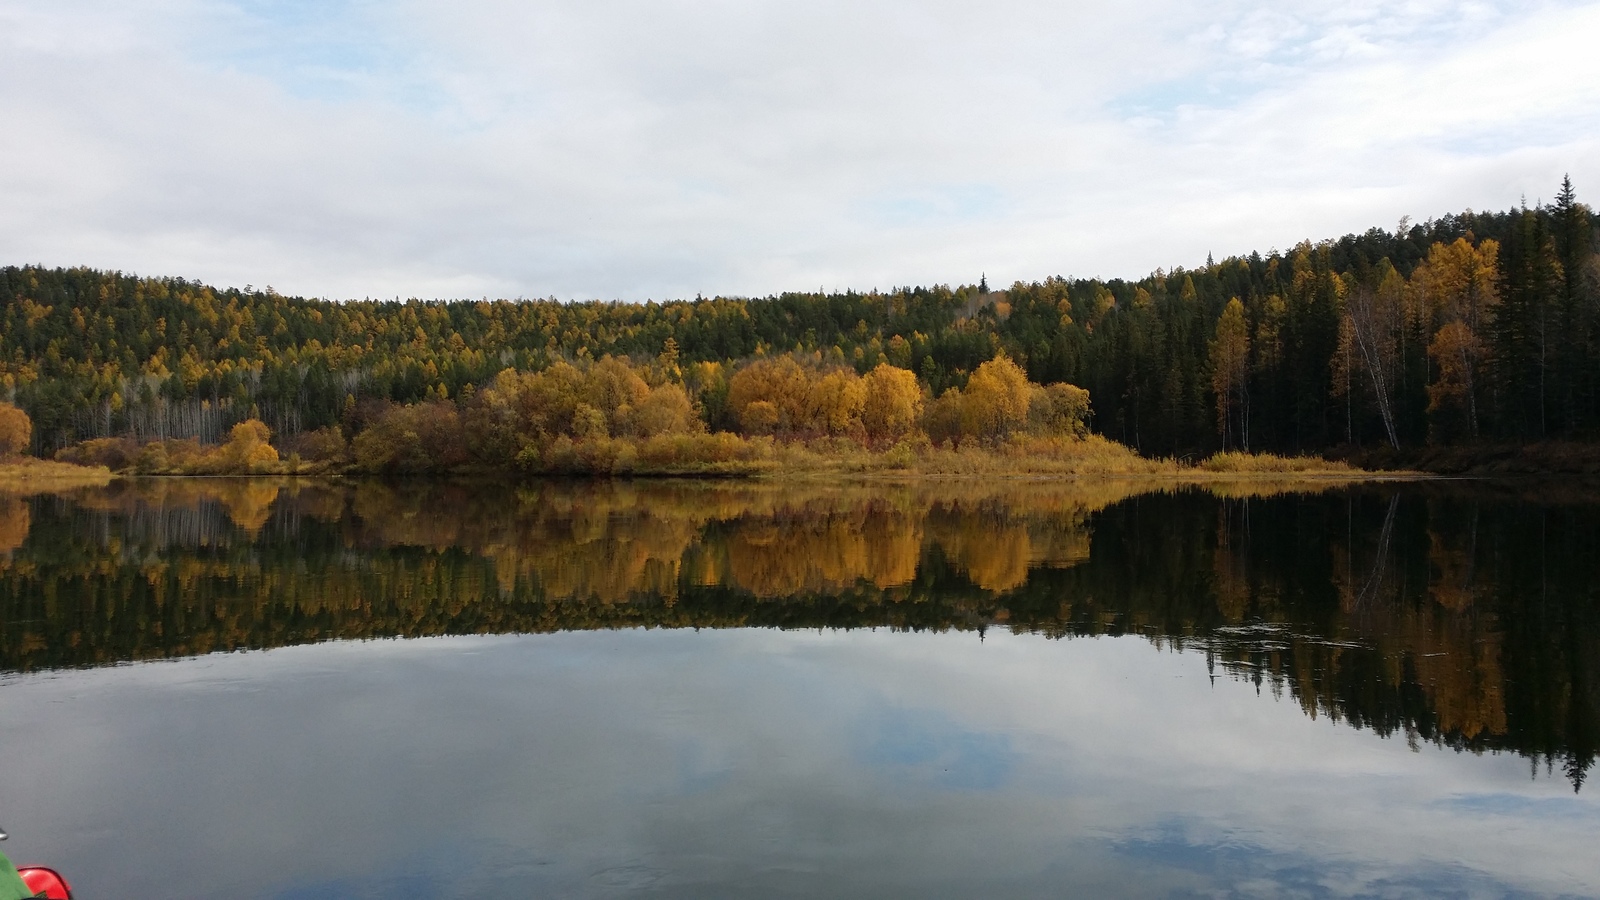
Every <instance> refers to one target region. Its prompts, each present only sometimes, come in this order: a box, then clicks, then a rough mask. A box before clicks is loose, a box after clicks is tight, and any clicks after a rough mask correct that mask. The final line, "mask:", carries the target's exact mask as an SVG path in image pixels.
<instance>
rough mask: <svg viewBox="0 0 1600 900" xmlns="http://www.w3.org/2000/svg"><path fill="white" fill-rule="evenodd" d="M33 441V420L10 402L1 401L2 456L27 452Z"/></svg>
mask: <svg viewBox="0 0 1600 900" xmlns="http://www.w3.org/2000/svg"><path fill="white" fill-rule="evenodd" d="M32 442H33V420H31V419H29V418H28V414H27V413H25V412H23V411H22V410H20V409H18V408H17V407H15V406H13V405H11V404H10V403H0V457H5V456H16V455H18V454H22V453H26V452H28V446H29V445H30V444H31V443H32Z"/></svg>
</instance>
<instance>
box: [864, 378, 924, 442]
mask: <svg viewBox="0 0 1600 900" xmlns="http://www.w3.org/2000/svg"><path fill="white" fill-rule="evenodd" d="M862 383H863V387H864V389H865V395H866V397H865V403H864V405H863V406H862V410H861V424H862V426H863V427H864V428H865V429H866V432H867V437H869V438H871V439H873V440H878V441H888V440H894V439H896V438H899V437H901V436H902V435H904V434H906V433H907V432H909V431H910V430H911V429H913V428H915V427H916V425H917V420H918V419H920V418H922V405H923V401H922V386H921V385H919V384H917V376H916V375H914V374H912V372H911V371H910V370H908V369H902V368H900V367H898V366H891V365H889V364H888V363H879V364H878V365H877V367H876V368H874V369H873V370H872V371H870V372H868V373H867V374H866V375H865V376H863V377H862Z"/></svg>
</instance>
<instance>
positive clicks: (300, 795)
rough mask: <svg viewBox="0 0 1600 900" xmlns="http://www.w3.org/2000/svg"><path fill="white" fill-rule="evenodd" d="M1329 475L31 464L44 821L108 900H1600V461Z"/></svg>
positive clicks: (27, 695) (19, 744) (10, 768)
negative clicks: (378, 472) (1286, 483)
mask: <svg viewBox="0 0 1600 900" xmlns="http://www.w3.org/2000/svg"><path fill="white" fill-rule="evenodd" d="M1307 487H1308V489H1307V490H1282V489H1279V488H1274V487H1254V488H1247V487H1242V486H1239V485H1231V486H1223V487H1219V488H1217V489H1215V490H1201V489H1195V488H1189V489H1182V490H1174V489H1170V488H1167V489H1162V488H1159V487H1156V488H1155V489H1152V486H1150V485H1141V484H1139V483H1136V482H1111V483H1099V484H1093V483H1091V484H1063V483H1048V482H1044V483H1011V484H1000V485H982V484H971V483H947V484H932V485H929V484H924V485H918V486H905V485H875V486H858V487H851V488H843V487H836V486H827V485H810V484H807V485H786V486H773V485H730V484H701V483H666V484H663V483H651V484H632V485H629V484H586V483H550V484H540V485H533V486H527V487H522V488H508V487H504V486H493V485H479V486H473V485H465V484H429V485H420V486H418V485H411V486H396V485H383V484H359V485H350V486H336V487H329V486H318V485H311V484H303V483H302V484H295V483H293V482H275V481H228V480H214V479H213V480H188V481H184V480H158V481H147V482H130V483H123V484H120V485H117V486H114V487H112V488H110V489H105V490H92V491H80V492H67V493H64V494H59V495H48V494H41V495H37V496H30V497H0V673H3V674H0V826H4V827H5V828H7V829H8V830H10V831H11V832H12V833H13V835H14V837H13V840H12V841H10V842H9V843H8V844H7V845H6V847H5V849H6V851H7V853H8V854H10V855H11V856H12V857H13V858H16V859H18V860H19V861H31V860H40V861H45V862H49V863H52V864H55V865H57V866H58V867H59V868H61V869H63V870H64V871H65V872H66V873H67V874H68V875H69V876H70V877H72V879H73V881H74V884H75V887H77V888H78V894H79V896H82V897H86V898H90V900H93V898H96V897H108V898H109V897H155V896H160V897H176V898H188V897H196V898H198V897H243V898H252V897H274V898H324V897H328V898H332V897H534V896H563V897H565V896H572V897H610V896H624V895H639V896H661V897H741V896H758V897H766V896H805V897H824V896H826V897H977V896H983V897H1060V896H1261V897H1277V896H1306V897H1320V896H1334V897H1343V896H1385V897H1387V896H1439V895H1448V896H1467V897H1479V896H1482V897H1499V896H1511V895H1536V896H1545V895H1550V896H1559V895H1569V896H1594V895H1600V853H1596V850H1595V848H1596V845H1597V841H1596V839H1597V837H1600V802H1596V800H1595V797H1594V792H1593V790H1591V789H1590V787H1589V786H1587V785H1586V783H1585V782H1586V779H1587V778H1588V776H1589V775H1590V774H1591V773H1592V771H1593V767H1594V760H1595V755H1596V752H1597V746H1600V597H1597V587H1596V585H1597V583H1600V581H1597V576H1600V494H1595V493H1593V492H1591V491H1589V490H1588V489H1586V488H1584V487H1583V486H1581V485H1574V484H1537V483H1535V484H1514V483H1469V482H1450V483H1442V482H1433V483H1418V484H1374V485H1365V486H1357V487H1353V488H1343V487H1325V486H1315V485H1313V486H1307ZM389 638H405V640H388V639H389ZM228 651H266V652H228Z"/></svg>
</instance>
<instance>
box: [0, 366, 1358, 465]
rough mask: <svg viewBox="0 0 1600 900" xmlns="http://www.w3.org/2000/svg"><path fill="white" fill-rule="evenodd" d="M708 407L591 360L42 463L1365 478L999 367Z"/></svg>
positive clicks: (816, 376) (110, 445) (750, 385)
mask: <svg viewBox="0 0 1600 900" xmlns="http://www.w3.org/2000/svg"><path fill="white" fill-rule="evenodd" d="M703 393H704V392H701V397H702V398H703ZM718 394H719V397H718V402H719V403H720V404H721V405H723V406H725V407H726V408H727V410H728V413H729V415H730V416H731V418H732V420H733V421H735V422H737V423H738V428H737V430H736V431H716V432H713V431H710V430H708V428H707V426H706V421H705V416H704V412H703V399H701V400H700V402H697V401H696V398H695V397H694V396H693V395H692V394H691V392H690V390H688V389H687V388H686V387H685V385H684V381H683V378H682V374H681V372H680V371H679V370H677V369H676V368H675V367H674V368H670V369H669V368H668V367H667V366H665V365H663V364H662V362H661V361H659V360H658V361H654V362H652V363H646V364H642V365H641V364H635V363H633V362H632V361H630V360H627V359H619V358H613V357H606V358H604V359H601V360H599V361H597V362H593V363H587V364H585V363H580V364H577V365H574V364H569V363H565V362H559V363H556V364H555V365H553V366H551V367H548V368H546V369H544V370H541V371H537V372H519V371H516V370H514V369H507V370H505V371H504V372H502V373H501V374H500V375H498V376H496V378H495V379H494V380H493V381H492V382H491V383H490V384H489V385H487V386H486V387H485V388H484V389H483V390H482V391H472V392H470V393H469V394H468V396H467V397H465V398H463V399H462V400H460V401H458V402H452V401H450V400H448V399H442V398H440V399H435V400H432V401H428V402H424V403H418V404H394V403H387V404H377V405H369V406H368V407H367V408H366V409H365V410H360V411H359V412H357V411H354V410H353V411H352V412H353V413H354V414H353V415H352V416H351V419H352V421H354V422H357V423H358V425H357V427H354V428H352V429H350V431H353V432H354V436H353V438H352V437H349V436H347V431H346V428H345V427H344V426H343V425H334V426H329V427H325V428H322V429H318V430H316V431H313V432H309V433H303V434H300V435H294V436H291V437H289V438H287V439H283V440H280V441H279V442H278V443H276V444H275V443H274V442H273V434H272V431H271V429H270V428H268V427H267V425H266V424H265V423H263V422H262V421H261V420H259V419H256V418H250V419H246V420H245V421H243V422H240V423H238V424H236V425H234V426H233V427H232V428H231V429H230V431H229V432H228V439H227V441H226V442H223V443H217V444H205V443H201V442H200V441H199V440H197V439H195V438H184V439H171V438H168V439H159V438H158V439H152V440H147V441H139V440H137V439H135V438H131V437H113V438H97V439H91V440H88V441H84V442H82V443H79V444H76V445H73V446H69V447H65V448H63V449H61V450H60V451H58V452H57V453H56V459H55V461H54V462H53V463H50V464H49V465H54V466H58V467H65V466H81V467H84V468H83V471H84V472H85V473H89V472H117V473H122V474H134V475H189V476H195V475H311V476H317V475H335V476H341V475H380V476H418V475H480V476H482V475H511V476H516V477H535V476H549V475H556V476H560V475H576V476H597V477H610V476H680V477H683V476H687V477H802V476H804V477H828V476H869V475H883V476H893V477H963V476H976V477H1016V476H1029V477H1073V476H1169V477H1182V478H1218V477H1255V476H1272V477H1282V476H1296V477H1302V476H1317V477H1337V478H1345V479H1355V478H1366V477H1373V476H1374V474H1375V473H1369V472H1365V471H1363V470H1361V469H1359V468H1356V467H1353V466H1351V465H1349V464H1348V463H1346V462H1342V461H1333V460H1326V459H1321V458H1317V457H1284V456H1278V455H1274V454H1265V453H1262V454H1251V453H1244V452H1240V451H1229V452H1222V453H1216V454H1213V455H1212V456H1210V457H1207V458H1205V459H1203V460H1199V461H1187V460H1177V459H1171V458H1168V459H1150V458H1146V457H1143V456H1140V455H1139V454H1138V453H1136V452H1135V451H1134V450H1132V449H1131V448H1129V447H1127V446H1124V445H1122V444H1119V443H1117V442H1115V441H1112V440H1110V439H1108V438H1106V437H1104V436H1101V435H1096V434H1091V433H1090V432H1089V430H1088V426H1087V419H1088V415H1089V396H1088V392H1087V391H1084V390H1083V389H1081V388H1078V387H1076V386H1074V385H1070V384H1049V385H1040V384H1035V383H1033V382H1031V381H1029V380H1028V378H1027V375H1026V373H1025V372H1024V371H1023V369H1022V368H1021V367H1020V366H1018V365H1017V364H1016V363H1014V362H1012V361H1011V360H1010V359H1009V358H1007V357H1006V356H1004V355H1001V356H998V357H996V358H994V359H992V360H989V361H987V362H985V363H983V364H981V365H980V366H978V368H977V369H976V371H974V372H973V373H972V376H971V377H970V378H969V379H968V382H967V385H966V387H965V388H964V389H963V388H954V387H952V388H950V389H948V390H946V391H945V393H944V394H943V395H941V396H940V397H939V398H937V399H936V400H935V399H930V398H928V397H927V396H926V395H925V392H924V391H923V389H922V386H921V385H920V384H919V383H918V381H917V379H916V376H915V375H914V374H913V373H911V372H910V371H908V370H905V369H900V368H897V367H895V366H891V365H888V364H886V363H885V364H880V365H878V366H877V367H875V368H874V369H872V370H870V371H869V372H867V373H866V374H865V375H858V374H856V372H855V371H854V370H852V369H849V368H846V367H838V366H829V365H827V364H826V361H825V360H823V359H821V358H820V357H818V356H811V357H807V356H804V355H801V354H788V355H783V356H778V357H771V358H763V359H758V360H755V361H753V362H751V363H750V364H748V365H746V366H744V367H742V368H740V369H739V370H737V371H736V372H735V373H734V374H733V376H732V378H730V379H728V382H727V384H725V385H720V386H719V387H718ZM0 420H5V421H9V422H11V423H13V424H12V426H11V430H12V439H11V444H12V445H13V447H15V446H21V445H25V444H26V438H27V434H28V429H29V427H30V426H29V423H28V421H27V417H26V415H25V414H24V413H23V412H22V411H20V410H19V409H17V408H16V407H14V406H9V405H6V406H4V407H3V409H0ZM41 465H44V464H43V463H41ZM40 471H41V472H42V471H43V470H40ZM52 471H53V470H52ZM62 471H66V469H64V468H63V469H62ZM85 477H88V475H87V474H86V475H85Z"/></svg>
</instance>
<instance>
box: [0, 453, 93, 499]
mask: <svg viewBox="0 0 1600 900" xmlns="http://www.w3.org/2000/svg"><path fill="white" fill-rule="evenodd" d="M114 477H116V476H114V475H112V474H111V470H110V469H108V468H106V467H105V466H79V465H74V464H72V463H64V462H56V461H55V460H47V459H33V458H32V457H26V456H24V457H18V458H13V459H7V460H0V491H5V492H7V493H20V492H33V491H37V490H50V491H55V490H64V489H67V488H77V487H104V486H105V485H108V484H110V483H111V479H112V478H114Z"/></svg>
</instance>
